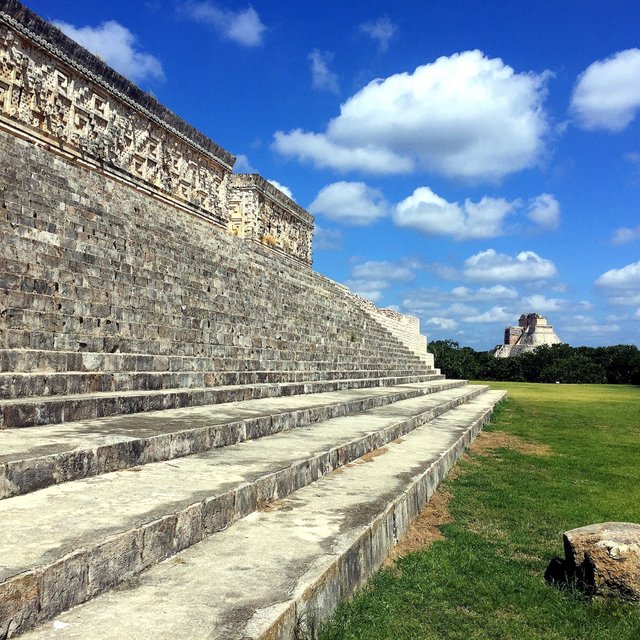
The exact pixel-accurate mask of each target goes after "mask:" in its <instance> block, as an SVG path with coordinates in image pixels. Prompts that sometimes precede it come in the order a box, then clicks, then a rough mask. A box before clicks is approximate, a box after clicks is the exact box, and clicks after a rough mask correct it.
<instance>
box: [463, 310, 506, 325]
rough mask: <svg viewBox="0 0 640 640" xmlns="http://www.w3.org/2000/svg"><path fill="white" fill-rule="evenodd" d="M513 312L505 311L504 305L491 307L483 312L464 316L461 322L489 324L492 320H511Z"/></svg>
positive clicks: (502, 321)
mask: <svg viewBox="0 0 640 640" xmlns="http://www.w3.org/2000/svg"><path fill="white" fill-rule="evenodd" d="M512 321H513V313H510V312H509V311H507V310H506V309H505V308H504V307H492V308H491V309H489V310H488V311H485V312H484V313H479V314H478V315H475V316H466V317H465V318H463V322H467V323H471V324H490V323H492V322H501V323H504V322H512Z"/></svg>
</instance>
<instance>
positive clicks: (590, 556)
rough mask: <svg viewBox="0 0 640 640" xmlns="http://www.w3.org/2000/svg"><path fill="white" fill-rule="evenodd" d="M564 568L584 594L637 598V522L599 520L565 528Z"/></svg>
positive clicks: (639, 550) (639, 540)
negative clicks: (569, 528)
mask: <svg viewBox="0 0 640 640" xmlns="http://www.w3.org/2000/svg"><path fill="white" fill-rule="evenodd" d="M563 541H564V551H565V562H566V568H567V570H568V573H569V574H570V575H573V576H575V580H576V584H577V586H578V587H580V588H582V589H584V590H585V591H587V592H588V593H591V594H594V595H602V596H615V597H619V598H623V599H626V600H633V601H640V525H639V524H634V523H629V522H603V523H599V524H592V525H588V526H586V527H580V528H578V529H571V530H570V531H565V533H564V537H563Z"/></svg>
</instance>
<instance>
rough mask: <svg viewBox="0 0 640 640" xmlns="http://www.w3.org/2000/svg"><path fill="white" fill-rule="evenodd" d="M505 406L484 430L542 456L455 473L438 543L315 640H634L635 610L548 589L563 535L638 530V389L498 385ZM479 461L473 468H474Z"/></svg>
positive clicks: (404, 562) (499, 456) (498, 456)
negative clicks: (621, 526) (583, 529)
mask: <svg viewBox="0 0 640 640" xmlns="http://www.w3.org/2000/svg"><path fill="white" fill-rule="evenodd" d="M491 386H493V387H494V388H499V389H508V391H509V400H507V401H506V402H505V403H503V404H502V405H501V406H500V407H499V408H498V410H497V413H496V416H495V418H494V420H493V422H492V424H491V425H489V427H488V428H487V431H505V432H508V433H509V434H513V435H516V436H518V437H520V438H522V439H524V440H526V441H528V442H531V443H540V444H546V445H548V446H549V447H550V448H551V450H552V455H546V456H542V455H533V454H527V455H524V454H522V453H518V452H517V451H516V450H513V449H500V450H497V451H494V452H493V454H491V455H482V456H480V455H477V454H474V455H472V456H471V457H470V458H469V459H467V460H463V461H461V462H460V463H459V465H461V467H462V470H463V473H462V474H461V475H460V476H459V477H457V478H456V479H455V480H451V481H445V486H446V488H447V489H448V491H449V492H450V493H452V495H453V499H452V500H451V502H450V504H449V507H450V510H451V513H452V515H453V517H454V522H453V523H452V524H449V525H445V526H443V527H442V532H443V533H444V535H445V539H444V540H441V541H438V542H436V543H434V544H433V545H431V546H429V547H427V548H426V549H424V550H422V551H419V552H416V553H413V554H411V555H409V556H407V557H405V558H403V559H401V560H400V561H399V562H398V563H397V567H396V569H395V570H384V571H381V572H379V573H378V574H377V575H376V576H374V577H373V579H372V580H371V582H370V583H369V586H368V587H367V588H366V589H365V590H364V591H363V592H362V593H360V594H359V595H358V596H357V597H355V598H354V599H352V600H351V601H350V602H348V603H346V604H343V605H342V606H341V607H340V608H339V610H338V612H337V614H336V616H335V618H334V619H333V620H332V621H331V622H330V624H329V625H328V626H327V627H326V628H325V630H324V632H323V635H322V636H321V638H322V640H337V639H338V638H340V639H356V638H357V639H362V640H364V639H366V640H378V639H380V640H382V639H385V640H386V639H388V640H430V639H434V640H435V639H441V638H444V639H452V640H457V639H460V640H470V639H475V638H478V639H479V638H491V639H494V638H495V639H505V640H506V639H518V640H529V639H530V640H541V639H542V640H551V639H553V640H556V639H567V640H569V639H571V640H576V639H589V640H622V639H624V640H639V639H640V605H622V604H620V603H618V602H614V601H609V602H607V601H598V600H589V599H588V598H586V597H584V596H582V595H581V594H579V593H575V592H572V591H561V590H559V589H556V588H553V587H550V586H549V585H547V584H546V582H545V581H544V571H545V569H546V567H547V564H548V563H549V561H550V560H551V559H552V558H553V557H555V556H562V555H563V550H562V532H563V531H565V530H567V529H572V528H574V527H579V526H583V525H586V524H590V523H594V522H603V521H612V520H617V521H630V522H640V481H639V480H640V420H639V418H638V409H639V408H640V388H638V387H628V386H604V385H541V384H520V383H495V384H492V385H491ZM478 462H479V464H478Z"/></svg>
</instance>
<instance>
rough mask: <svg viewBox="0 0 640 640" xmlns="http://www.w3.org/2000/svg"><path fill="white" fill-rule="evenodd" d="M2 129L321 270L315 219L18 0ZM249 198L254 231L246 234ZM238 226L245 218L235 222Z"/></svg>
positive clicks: (6, 10)
mask: <svg viewBox="0 0 640 640" xmlns="http://www.w3.org/2000/svg"><path fill="white" fill-rule="evenodd" d="M0 7H1V8H0V124H1V125H2V126H3V127H4V129H5V130H8V131H11V132H12V133H14V134H16V135H20V136H22V137H25V138H27V139H30V140H33V141H37V142H38V143H39V144H42V145H44V146H45V147H47V148H48V149H49V150H50V151H52V152H54V153H57V154H59V155H61V156H63V157H66V158H69V159H72V160H73V161H75V162H78V163H80V164H82V165H84V166H86V167H88V168H91V169H92V170H94V171H99V172H101V173H104V174H106V175H108V176H109V177H111V178H114V179H117V180H120V181H122V182H124V183H127V184H133V185H135V186H136V188H138V189H141V190H142V191H144V192H145V193H147V194H148V195H151V196H153V197H154V198H157V199H159V200H161V201H164V202H168V203H171V204H173V205H175V206H178V207H180V208H182V209H185V210H188V211H190V212H191V213H193V214H195V215H197V216H199V217H202V218H205V219H207V220H209V221H210V222H211V223H213V224H216V225H219V226H221V227H224V228H225V229H228V230H229V231H231V232H234V231H235V232H236V233H237V235H241V236H245V237H247V238H249V239H250V240H253V241H256V242H262V243H263V244H265V245H267V246H269V247H270V248H272V249H273V250H275V251H276V252H280V253H282V254H285V255H287V256H290V257H292V258H294V259H297V260H299V261H301V262H303V263H305V264H310V263H311V240H312V229H313V218H312V217H311V216H310V215H309V214H308V213H307V212H306V211H304V210H303V209H302V208H301V207H299V206H298V205H296V204H295V203H294V202H293V201H292V200H290V199H289V198H287V197H286V196H285V195H284V194H282V193H281V192H280V191H278V190H277V189H276V188H275V187H272V186H271V185H269V184H268V183H267V182H266V181H265V180H264V179H263V178H260V176H257V175H256V176H245V177H241V176H235V177H234V178H235V180H234V184H235V185H236V189H235V191H234V193H233V194H230V193H229V182H230V176H231V168H232V166H233V163H234V162H235V158H234V157H233V156H232V155H231V154H230V153H228V152H227V151H225V150H224V149H222V148H221V147H219V146H218V145H217V144H216V143H215V142H213V141H211V140H209V139H208V138H207V137H206V136H204V135H203V134H202V133H200V132H199V131H197V130H196V129H194V128H193V127H191V126H190V125H188V124H187V123H186V122H184V121H183V120H181V119H180V118H179V117H178V116H176V115H175V114H174V113H172V112H171V111H169V110H168V109H166V108H165V107H163V106H162V105H161V104H160V103H158V102H157V101H156V100H155V99H154V98H153V97H151V96H149V95H148V94H146V93H144V92H143V91H141V90H140V89H139V88H138V87H136V86H135V85H134V84H132V83H131V82H129V81H128V80H127V79H126V78H124V77H123V76H121V75H119V74H118V73H116V72H115V71H114V70H113V69H111V68H110V67H108V66H107V65H106V64H104V63H103V62H102V61H101V60H99V59H98V58H96V57H95V56H93V55H91V54H90V53H89V52H87V51H86V50H85V49H83V48H82V47H81V46H79V45H78V44H76V43H75V42H73V41H72V40H70V39H69V38H67V37H66V36H65V35H64V34H63V33H61V32H60V31H59V30H58V29H56V28H54V27H52V26H51V25H49V24H48V23H46V22H45V21H43V20H42V19H41V18H39V17H38V16H36V15H35V14H33V13H32V12H30V11H29V10H28V9H26V8H25V7H23V6H22V5H21V4H20V3H18V2H15V1H14V0H6V1H5V2H3V3H2V5H0ZM240 191H246V195H247V196H248V201H249V202H247V205H246V206H247V221H246V224H247V231H246V232H245V231H242V232H241V233H238V226H239V225H238V220H237V218H238V217H239V216H240V217H242V215H241V214H242V209H243V207H244V206H245V204H244V201H245V200H246V198H244V196H241V197H238V196H239V193H240ZM232 217H234V218H235V219H234V220H233V221H232Z"/></svg>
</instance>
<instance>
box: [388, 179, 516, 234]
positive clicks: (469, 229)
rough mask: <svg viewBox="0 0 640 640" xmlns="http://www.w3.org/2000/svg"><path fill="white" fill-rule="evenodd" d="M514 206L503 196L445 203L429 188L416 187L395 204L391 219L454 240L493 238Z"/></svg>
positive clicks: (399, 223)
mask: <svg viewBox="0 0 640 640" xmlns="http://www.w3.org/2000/svg"><path fill="white" fill-rule="evenodd" d="M516 205H517V203H516V202H508V201H507V200H504V199H503V198H487V197H484V198H482V199H481V200H480V201H479V202H472V201H471V200H469V199H467V200H465V202H464V203H463V204H459V203H457V202H447V201H446V200H445V199H444V198H442V197H440V196H439V195H437V194H435V193H434V192H433V191H432V190H431V189H430V188H429V187H419V188H418V189H416V190H415V191H414V192H413V194H412V195H410V196H409V197H408V198H405V199H404V200H403V201H402V202H400V203H399V204H398V205H397V206H396V207H395V211H394V214H393V220H394V222H395V223H396V225H397V226H399V227H409V228H411V229H416V230H417V231H421V232H422V233H426V234H429V235H440V236H452V237H453V238H455V239H456V240H470V239H477V238H495V237H496V236H500V235H502V234H503V233H504V230H503V228H502V224H503V221H504V219H505V217H506V216H507V215H509V214H510V213H512V212H513V211H514V209H515V207H516Z"/></svg>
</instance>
